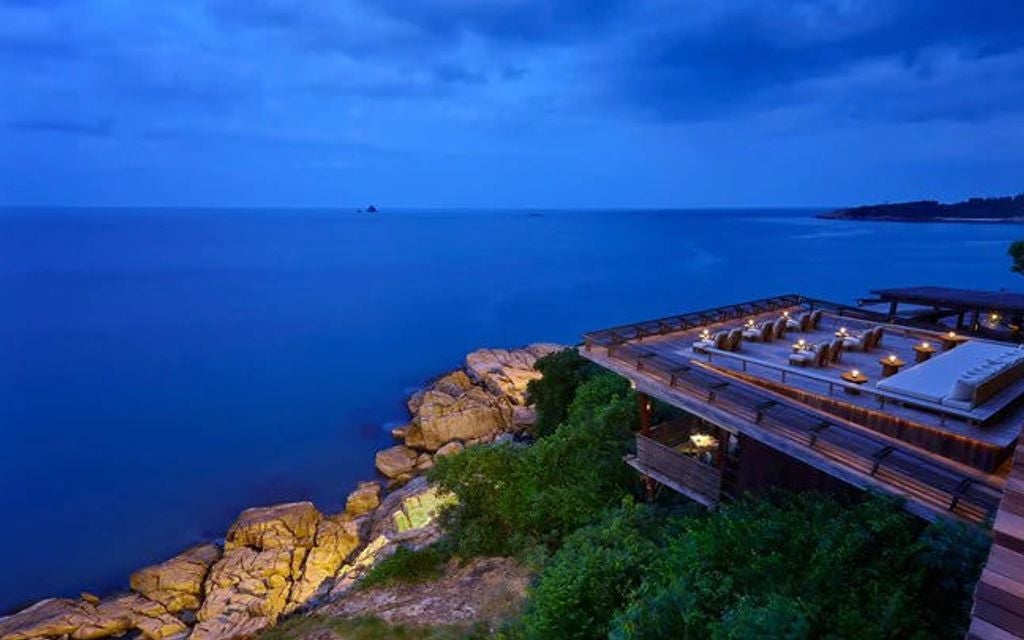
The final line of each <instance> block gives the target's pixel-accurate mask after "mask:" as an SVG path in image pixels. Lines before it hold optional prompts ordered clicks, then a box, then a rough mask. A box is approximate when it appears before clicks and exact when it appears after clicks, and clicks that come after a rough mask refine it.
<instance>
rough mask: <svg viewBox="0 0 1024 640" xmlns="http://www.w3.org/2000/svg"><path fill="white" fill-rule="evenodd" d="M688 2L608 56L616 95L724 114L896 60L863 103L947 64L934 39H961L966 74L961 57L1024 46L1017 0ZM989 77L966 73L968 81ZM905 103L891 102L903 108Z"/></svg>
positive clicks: (789, 97)
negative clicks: (684, 9) (687, 7)
mask: <svg viewBox="0 0 1024 640" xmlns="http://www.w3.org/2000/svg"><path fill="white" fill-rule="evenodd" d="M690 4H691V9H693V11H692V12H690V13H688V14H687V16H686V18H685V19H680V18H679V17H678V15H676V14H675V12H671V15H665V16H662V18H661V19H658V20H655V19H654V17H653V16H647V18H646V21H647V22H648V23H650V24H656V25H658V26H657V27H655V28H654V29H652V30H649V31H647V32H645V33H642V34H639V35H638V36H637V37H636V38H634V39H631V40H630V41H629V42H628V43H627V44H626V45H625V47H624V51H623V53H622V55H621V56H619V60H621V63H618V64H616V63H614V62H613V63H611V64H610V66H612V68H613V69H614V71H613V73H612V74H611V78H610V85H609V87H608V88H607V89H608V91H609V92H610V95H611V96H612V97H615V96H617V97H618V98H620V99H621V100H623V101H624V102H625V103H627V104H630V105H633V106H635V107H637V108H638V109H639V110H641V111H645V112H647V113H648V114H652V115H655V116H657V117H659V118H663V119H666V120H692V119H709V118H720V117H727V116H728V115H729V114H732V113H735V112H737V111H750V110H767V109H773V108H778V107H780V106H786V105H792V104H797V103H798V102H806V101H807V100H809V99H810V100H816V101H822V102H828V101H829V100H830V99H831V98H832V95H831V94H829V93H824V92H823V93H821V94H818V95H808V93H807V91H806V90H807V89H808V87H810V86H812V85H813V84H814V83H815V82H817V83H818V87H819V88H821V89H823V90H824V89H826V88H828V87H829V86H830V83H829V82H828V79H830V78H846V79H852V80H853V82H854V83H855V84H858V81H857V79H856V78H851V75H852V74H854V73H855V72H856V71H857V70H858V69H864V70H870V69H871V68H872V66H873V65H874V64H876V63H879V62H885V63H887V64H889V65H890V66H891V67H892V68H891V69H890V71H891V72H890V73H889V74H888V84H881V83H878V82H875V83H874V84H873V85H872V86H870V87H867V86H864V85H866V84H869V83H864V82H859V84H861V85H862V88H864V89H868V88H870V90H871V92H870V93H865V94H863V95H862V99H863V102H864V103H865V104H870V103H871V102H873V101H875V100H878V99H882V100H884V101H889V102H893V101H895V100H897V99H899V98H900V97H901V96H902V97H904V98H907V99H913V94H912V92H907V91H904V85H905V84H906V83H913V82H915V81H916V79H918V78H920V77H921V76H924V75H927V74H929V73H938V74H940V75H941V74H942V73H945V72H946V70H945V69H943V68H942V66H941V65H942V64H944V63H945V62H948V61H950V60H952V59H953V58H950V57H945V58H944V57H942V56H938V55H935V52H936V51H937V50H946V51H949V50H953V51H955V52H956V55H955V58H956V60H957V65H958V66H959V67H960V69H959V71H958V72H957V73H958V74H959V75H960V76H961V78H962V79H963V80H965V81H968V80H969V79H970V75H971V74H970V73H969V72H967V73H965V69H964V67H966V66H969V65H971V64H978V65H983V64H984V63H985V61H986V60H987V59H988V58H990V57H992V56H995V55H1006V54H1008V53H1012V52H1017V51H1020V49H1019V48H1020V47H1022V46H1024V3H1020V2H1017V1H1016V0H994V1H993V2H988V3H985V4H984V6H982V5H978V4H976V3H963V2H960V1H959V0H911V1H908V2H902V3H892V2H883V1H882V0H875V1H863V2H850V1H838V0H837V1H825V0H823V1H820V2H733V3H728V4H727V5H722V6H724V7H725V8H721V7H719V8H708V6H707V5H705V4H703V3H690ZM876 80H877V78H876ZM1003 80H1005V81H1009V82H1015V83H1020V82H1022V81H1021V80H1020V79H1016V80H1015V79H1014V78H1012V77H1010V76H1007V77H1005V78H1003ZM834 84H835V83H832V86H834ZM986 89H987V87H984V86H972V85H969V84H965V85H964V86H963V87H961V88H960V89H959V90H960V91H963V92H965V93H968V94H970V93H975V92H981V93H982V94H983V93H984V92H985V91H986ZM949 90H950V91H957V89H956V88H955V87H949ZM982 102H985V101H984V100H982ZM961 110H962V105H960V106H957V107H955V108H954V109H952V110H951V111H950V112H949V114H946V113H944V112H943V110H941V109H933V110H932V115H933V116H934V117H945V116H946V115H950V116H955V115H956V114H957V113H958V112H960V111H961ZM981 110H984V107H982V108H981ZM899 111H901V110H900V109H893V110H892V112H893V113H895V114H896V115H897V117H902V116H900V115H899V113H898V112H899ZM923 113H924V112H923V111H922V114H923ZM876 115H878V116H883V115H884V112H881V111H878V112H876Z"/></svg>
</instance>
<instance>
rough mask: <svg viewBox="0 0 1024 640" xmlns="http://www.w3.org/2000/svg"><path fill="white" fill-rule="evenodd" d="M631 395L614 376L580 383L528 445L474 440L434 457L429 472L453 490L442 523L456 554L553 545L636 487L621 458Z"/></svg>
mask: <svg viewBox="0 0 1024 640" xmlns="http://www.w3.org/2000/svg"><path fill="white" fill-rule="evenodd" d="M636 421H637V411H636V398H635V396H634V394H633V392H632V391H631V390H630V388H629V384H628V383H627V382H626V381H625V380H624V379H623V378H620V377H619V376H616V375H613V374H603V375H600V376H597V377H595V378H593V379H591V380H590V381H589V382H586V383H584V384H583V385H582V386H581V387H580V388H579V390H578V391H577V393H576V396H575V398H574V400H573V401H572V403H571V405H570V406H569V410H568V412H567V418H566V421H565V424H563V425H562V426H560V427H559V428H558V429H557V430H555V432H554V433H552V434H551V435H549V436H547V437H545V438H541V439H539V440H538V441H537V442H536V443H534V444H533V445H532V446H530V447H525V448H524V447H520V446H517V445H513V444H507V445H502V446H496V447H474V448H472V449H468V450H466V451H464V452H462V453H461V454H459V455H457V456H447V457H443V458H440V459H439V460H438V461H437V466H436V467H435V468H434V470H433V471H432V472H431V477H432V478H433V480H435V481H436V482H438V483H439V485H440V486H441V487H442V488H443V489H445V490H447V491H450V492H452V493H454V494H455V496H456V497H457V498H458V502H457V504H456V505H455V506H453V507H452V508H451V509H449V510H447V511H446V512H445V513H444V515H443V517H444V524H445V526H446V528H447V529H448V532H449V535H450V539H451V541H452V544H453V545H454V549H455V551H456V552H457V553H459V554H461V555H514V554H519V553H522V552H524V551H528V550H529V549H530V548H531V547H534V546H536V545H544V546H546V547H548V548H550V549H554V548H557V547H558V545H559V544H561V541H562V539H563V538H564V537H565V536H567V535H568V534H570V533H572V532H573V531H575V530H576V529H578V528H579V527H581V526H584V525H586V524H590V523H592V522H595V521H597V520H599V519H600V518H601V517H602V515H603V514H604V512H605V510H606V509H608V508H609V507H613V506H615V505H617V504H618V503H619V502H620V501H621V500H622V498H623V497H624V496H626V495H629V494H630V493H631V492H633V491H635V490H636V488H637V479H636V476H635V474H634V473H632V471H631V470H630V469H629V467H627V466H626V465H624V464H623V463H622V456H623V455H624V454H625V453H626V451H627V450H628V447H629V445H630V442H631V441H632V437H631V436H632V430H633V429H634V428H635V426H636Z"/></svg>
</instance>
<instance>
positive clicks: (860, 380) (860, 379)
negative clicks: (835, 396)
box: [839, 371, 868, 395]
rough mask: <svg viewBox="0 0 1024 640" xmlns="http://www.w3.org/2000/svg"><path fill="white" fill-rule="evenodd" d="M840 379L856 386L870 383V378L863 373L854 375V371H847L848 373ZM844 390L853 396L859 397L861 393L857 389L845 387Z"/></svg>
mask: <svg viewBox="0 0 1024 640" xmlns="http://www.w3.org/2000/svg"><path fill="white" fill-rule="evenodd" d="M839 377H840V378H842V379H843V380H846V381H847V382H852V383H853V384H856V385H861V384H864V383H865V382H867V381H868V377H867V376H866V375H864V374H863V373H858V374H857V375H853V372H852V371H847V372H846V373H844V374H843V375H841V376H839ZM843 389H844V390H845V391H846V393H849V394H851V395H858V394H859V393H860V390H858V389H857V388H856V387H843Z"/></svg>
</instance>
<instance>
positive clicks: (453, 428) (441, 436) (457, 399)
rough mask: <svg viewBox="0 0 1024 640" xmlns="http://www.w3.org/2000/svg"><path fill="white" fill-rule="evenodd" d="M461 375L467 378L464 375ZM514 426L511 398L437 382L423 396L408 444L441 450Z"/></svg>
mask: <svg viewBox="0 0 1024 640" xmlns="http://www.w3.org/2000/svg"><path fill="white" fill-rule="evenodd" d="M457 373H458V374H459V375H461V376H462V377H463V378H465V374H464V373H461V372H457ZM454 375H456V374H451V375H450V376H446V378H450V377H452V376H454ZM467 380H468V379H467ZM441 382H442V383H443V382H444V379H443V380H442V381H441ZM511 426H512V405H511V404H510V403H509V401H508V400H507V399H505V398H496V397H495V396H492V395H491V394H489V393H488V392H487V391H485V390H484V389H483V388H482V387H478V386H474V385H472V384H471V385H470V386H469V387H468V388H462V387H459V386H450V385H446V384H440V385H439V384H438V383H435V384H434V385H433V386H432V387H430V388H429V389H427V391H426V392H425V393H424V394H423V398H422V401H421V402H420V404H419V409H418V411H417V412H416V416H415V417H414V418H413V421H412V423H411V424H410V425H409V430H408V431H407V432H406V434H405V444H406V445H407V446H410V447H414V448H417V449H425V450H427V451H437V450H438V449H440V448H441V447H443V446H444V445H446V444H448V443H449V442H451V441H452V440H463V441H465V440H473V439H475V438H480V437H482V436H485V435H487V434H490V433H493V432H496V431H504V430H505V429H508V428H510V427H511Z"/></svg>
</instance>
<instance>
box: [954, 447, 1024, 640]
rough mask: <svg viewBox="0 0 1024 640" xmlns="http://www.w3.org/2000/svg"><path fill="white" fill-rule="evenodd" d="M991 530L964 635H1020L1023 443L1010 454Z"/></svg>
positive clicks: (1023, 611) (1023, 627) (1010, 639)
mask: <svg viewBox="0 0 1024 640" xmlns="http://www.w3.org/2000/svg"><path fill="white" fill-rule="evenodd" d="M992 534H993V540H992V549H991V550H990V551H989V557H988V562H987V563H986V564H985V568H984V569H983V570H982V573H981V578H980V579H979V580H978V585H977V587H975V591H974V608H973V610H972V612H971V616H972V618H971V627H970V630H969V631H968V633H967V638H968V640H1020V639H1024V446H1020V447H1018V448H1017V452H1016V454H1015V455H1014V463H1013V469H1012V471H1011V472H1010V476H1009V478H1007V480H1006V486H1005V491H1004V493H1003V499H1002V502H1001V503H1000V505H999V513H998V515H997V516H996V520H995V524H994V525H993V528H992Z"/></svg>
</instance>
